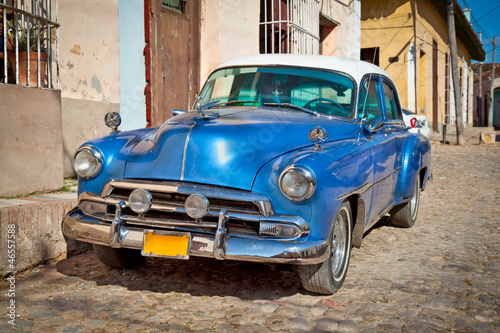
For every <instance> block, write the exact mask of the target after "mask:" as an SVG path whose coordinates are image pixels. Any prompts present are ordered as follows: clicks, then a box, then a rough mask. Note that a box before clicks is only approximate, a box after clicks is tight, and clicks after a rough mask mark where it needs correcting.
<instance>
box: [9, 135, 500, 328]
mask: <svg viewBox="0 0 500 333" xmlns="http://www.w3.org/2000/svg"><path fill="white" fill-rule="evenodd" d="M475 142H476V141H474V143H469V144H467V145H466V146H464V147H458V146H454V145H443V144H441V143H439V142H437V141H433V142H432V156H433V160H432V163H433V167H432V171H433V173H434V181H433V182H431V183H429V184H428V187H427V189H426V191H424V192H423V193H422V196H421V203H420V211H419V218H418V220H417V223H416V224H415V226H414V227H413V228H410V229H401V228H395V227H391V226H389V224H388V222H387V219H388V217H387V218H385V220H383V221H381V222H379V223H378V224H377V225H376V227H375V228H373V229H372V230H371V231H370V232H368V233H367V234H365V237H364V240H363V243H362V246H361V248H360V249H353V251H352V257H351V263H350V268H349V272H348V275H347V279H346V282H345V284H344V286H343V287H342V289H341V290H340V291H339V292H338V293H337V294H335V295H333V296H324V295H319V296H318V295H314V294H311V293H309V292H307V291H305V290H304V289H303V288H302V287H301V283H300V278H299V274H298V270H297V268H296V267H294V266H280V265H262V264H253V263H244V262H232V261H225V262H224V261H216V260H209V259H201V258H191V259H190V260H188V261H177V260H162V259H157V258H152V259H151V258H148V259H147V260H146V263H145V264H144V265H143V266H141V267H139V268H136V269H130V270H118V269H111V268H108V267H106V266H104V265H103V264H101V263H100V262H99V261H98V260H97V258H96V257H95V256H94V254H93V253H92V252H87V253H83V254H80V255H76V256H73V257H70V258H66V259H62V260H60V261H58V262H53V263H51V264H48V265H45V266H41V267H35V268H33V269H32V270H31V271H29V272H25V273H23V274H21V276H18V278H17V280H16V281H15V306H16V308H15V309H16V315H18V317H17V319H16V321H15V323H16V326H12V325H11V324H9V322H8V321H9V320H10V318H9V316H8V314H9V311H10V310H9V309H8V306H9V301H8V299H7V297H6V296H5V294H7V293H8V290H9V282H8V281H1V282H0V287H1V291H2V298H0V300H1V302H0V305H1V307H0V331H6V330H12V331H15V330H16V331H29V332H163V331H174V332H185V331H186V332H191V331H198V332H269V331H292V332H331V331H345V332H498V331H500V292H499V290H500V252H499V251H500V145H499V144H498V143H497V144H496V145H478V144H477V143H475Z"/></svg>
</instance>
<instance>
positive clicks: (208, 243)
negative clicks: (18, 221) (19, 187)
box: [63, 202, 330, 264]
mask: <svg viewBox="0 0 500 333" xmlns="http://www.w3.org/2000/svg"><path fill="white" fill-rule="evenodd" d="M125 207H126V205H125V203H124V202H119V203H116V211H115V217H114V220H113V221H112V222H111V224H110V223H109V222H105V221H103V220H101V219H98V218H95V217H92V216H88V215H85V214H83V213H82V212H81V211H80V210H79V209H78V208H74V209H73V210H72V211H70V212H69V213H68V214H67V215H66V217H65V218H64V221H63V233H64V235H66V236H67V237H69V238H72V239H76V240H80V241H84V242H88V243H94V244H100V245H105V246H111V247H114V248H127V249H136V250H142V249H143V242H144V231H145V228H147V226H144V228H142V227H136V226H128V225H127V224H126V223H124V217H125V216H123V215H122V212H123V209H124V208H125ZM286 217H287V216H283V218H284V219H286ZM279 218H280V215H275V216H272V219H273V220H279ZM125 219H126V217H125ZM227 223H228V213H227V212H226V211H224V210H221V211H220V212H219V218H218V223H217V228H216V232H215V237H211V236H207V235H196V234H194V235H192V239H191V249H190V252H189V254H188V255H192V256H197V257H209V258H215V259H218V260H226V259H228V260H242V261H252V262H266V263H288V264H316V263H320V262H323V261H325V260H326V259H327V258H328V257H329V256H330V246H329V244H328V241H323V240H319V241H298V240H293V241H282V240H276V239H265V238H243V237H241V238H240V237H229V232H228V226H227Z"/></svg>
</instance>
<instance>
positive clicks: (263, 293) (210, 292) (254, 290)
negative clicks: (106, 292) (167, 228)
mask: <svg viewBox="0 0 500 333" xmlns="http://www.w3.org/2000/svg"><path fill="white" fill-rule="evenodd" d="M56 267H57V271H58V272H59V273H61V274H64V275H66V276H75V277H79V278H81V279H83V280H86V281H93V282H95V283H96V284H97V285H98V286H104V285H119V286H123V287H125V288H127V289H128V290H148V291H151V292H156V293H170V292H177V293H186V292H187V293H190V294H191V295H193V296H215V295H218V296H235V297H239V298H242V299H276V298H280V297H284V296H289V295H294V294H297V293H303V294H308V292H307V291H306V290H304V289H303V288H302V285H301V282H300V277H299V272H298V268H297V267H296V266H293V265H265V264H257V263H249V262H239V261H217V260H215V259H207V258H196V257H191V258H190V259H189V260H175V259H163V258H146V260H145V262H144V263H143V264H142V265H141V266H138V267H136V268H132V269H115V268H110V267H107V266H105V265H104V264H102V263H101V262H100V261H99V260H98V259H97V257H96V256H95V255H94V253H93V252H92V251H90V252H87V253H84V254H80V255H77V256H74V257H70V258H67V259H64V260H62V261H60V262H59V263H58V264H57V266H56Z"/></svg>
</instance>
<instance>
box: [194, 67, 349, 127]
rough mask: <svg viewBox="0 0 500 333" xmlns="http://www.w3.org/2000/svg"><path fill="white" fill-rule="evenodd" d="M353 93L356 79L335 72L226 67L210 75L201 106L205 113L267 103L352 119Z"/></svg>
mask: <svg viewBox="0 0 500 333" xmlns="http://www.w3.org/2000/svg"><path fill="white" fill-rule="evenodd" d="M353 93H354V84H353V82H352V80H351V79H350V78H348V77H347V76H344V75H341V74H337V73H332V72H324V71H320V70H312V69H296V68H280V67H239V68H226V69H221V70H218V71H216V72H215V73H213V74H212V75H211V76H210V77H209V78H208V80H207V83H206V85H205V87H204V90H203V91H202V93H201V108H202V109H203V113H210V112H218V113H220V112H224V111H223V110H224V108H228V107H231V108H234V107H235V106H236V107H238V106H244V107H246V109H248V107H261V106H267V107H276V108H287V109H291V110H295V111H301V110H302V111H307V112H309V113H313V114H314V113H317V114H324V115H329V116H337V117H342V118H351V117H352V115H353V107H352V103H353ZM215 109H217V110H216V111H215ZM233 110H234V109H233ZM310 111H312V112H310Z"/></svg>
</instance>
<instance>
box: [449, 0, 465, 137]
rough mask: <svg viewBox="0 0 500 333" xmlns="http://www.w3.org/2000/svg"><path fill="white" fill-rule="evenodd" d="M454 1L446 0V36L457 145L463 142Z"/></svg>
mask: <svg viewBox="0 0 500 333" xmlns="http://www.w3.org/2000/svg"><path fill="white" fill-rule="evenodd" d="M453 2H454V1H453V0H446V4H447V7H448V36H449V40H450V51H451V69H452V73H453V75H452V80H453V90H454V93H455V114H456V116H455V120H456V128H457V145H463V144H464V122H463V119H462V114H463V111H462V93H461V91H460V82H459V77H458V56H457V38H456V33H455V13H454V3H453Z"/></svg>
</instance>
